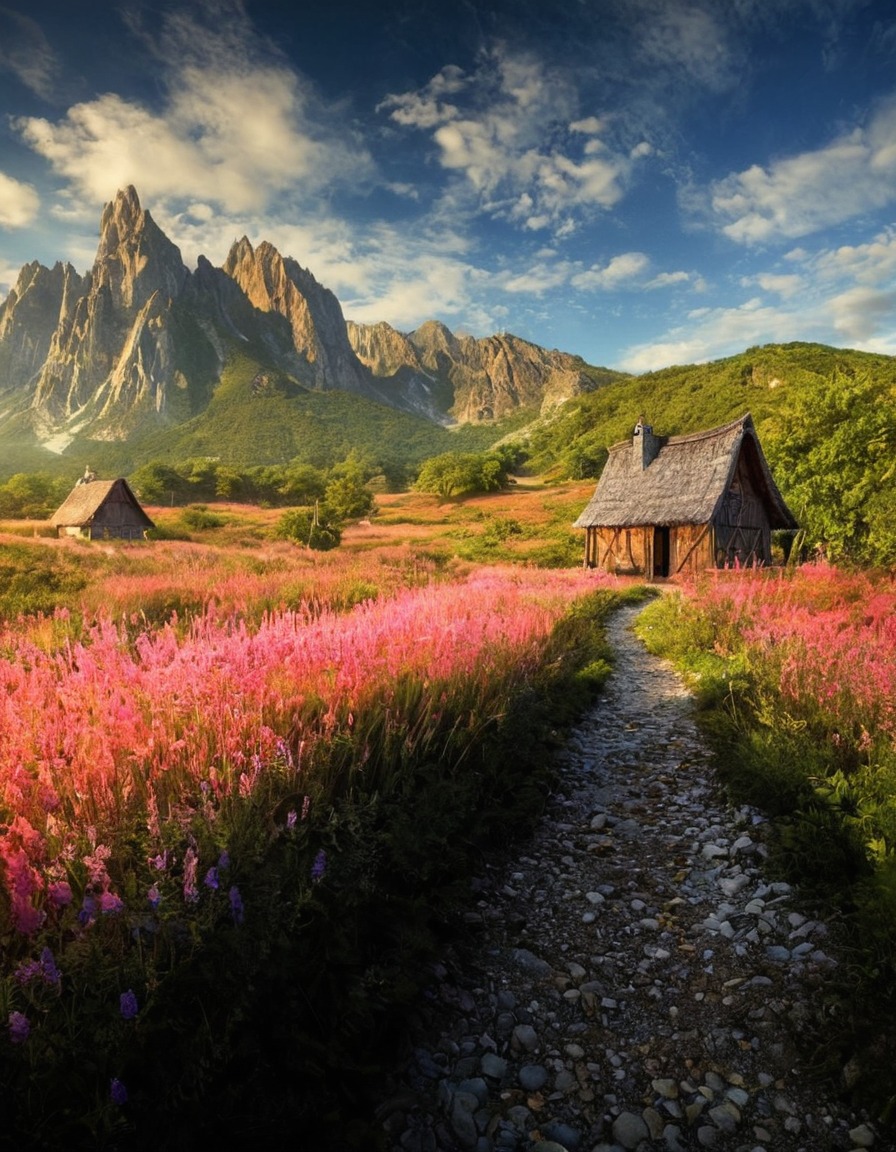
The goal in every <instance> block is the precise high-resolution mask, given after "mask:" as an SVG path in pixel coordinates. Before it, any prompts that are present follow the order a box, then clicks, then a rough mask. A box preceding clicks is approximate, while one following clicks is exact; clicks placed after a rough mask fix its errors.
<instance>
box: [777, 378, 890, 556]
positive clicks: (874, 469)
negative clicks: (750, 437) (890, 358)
mask: <svg viewBox="0 0 896 1152" xmlns="http://www.w3.org/2000/svg"><path fill="white" fill-rule="evenodd" d="M892 391H893V390H892V389H891V393H892ZM781 427H782V429H783V431H782V432H781V433H780V434H779V436H778V438H777V439H775V440H774V441H772V442H771V443H770V446H769V447H770V451H769V456H770V460H771V463H772V465H773V467H774V471H775V475H776V476H777V477H778V480H779V483H780V485H781V488H782V490H783V494H784V497H785V499H786V500H787V502H788V504H790V506H791V507H792V509H793V511H794V514H795V516H796V517H797V519H798V520H799V521H800V523H801V525H802V526H803V527H804V528H805V529H806V534H807V537H808V540H809V541H810V542H812V543H816V544H820V545H822V546H823V547H824V549H825V551H826V552H827V554H828V555H829V557H830V558H831V559H833V560H839V559H851V560H856V561H864V562H873V563H878V564H892V563H894V562H896V527H894V526H893V520H892V511H893V503H894V501H893V497H892V491H893V479H894V466H893V458H894V453H896V407H894V404H893V397H892V395H891V397H890V398H889V402H887V400H886V399H885V398H884V394H883V390H882V389H881V386H880V383H879V381H876V380H875V379H873V378H872V377H871V376H870V375H868V374H867V373H852V372H850V373H845V374H844V373H840V372H834V373H833V374H832V375H831V376H830V377H829V378H827V379H819V380H816V381H813V382H812V383H811V384H810V385H808V386H807V387H806V388H804V389H803V390H802V391H801V392H800V393H799V395H798V396H797V398H796V400H795V401H794V402H793V403H792V407H791V410H790V411H789V412H788V413H787V418H786V420H782V421H781Z"/></svg>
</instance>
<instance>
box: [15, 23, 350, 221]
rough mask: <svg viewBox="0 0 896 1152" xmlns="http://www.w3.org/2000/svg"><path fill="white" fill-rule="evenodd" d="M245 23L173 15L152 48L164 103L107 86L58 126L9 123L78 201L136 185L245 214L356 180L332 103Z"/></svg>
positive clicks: (151, 196) (36, 121) (98, 199)
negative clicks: (286, 195) (204, 22)
mask: <svg viewBox="0 0 896 1152" xmlns="http://www.w3.org/2000/svg"><path fill="white" fill-rule="evenodd" d="M245 23H246V22H245V21H243V22H242V24H240V25H239V26H238V27H237V28H236V29H234V28H233V27H225V26H222V27H221V28H220V29H219V30H216V29H213V28H200V27H199V26H198V25H196V24H195V23H193V22H192V20H191V19H190V18H188V17H187V16H185V15H184V14H183V13H180V14H176V15H174V16H171V17H170V18H169V20H168V23H167V24H166V25H165V28H164V30H163V33H162V34H161V35H160V36H159V37H158V40H157V41H156V42H155V43H154V48H155V51H156V54H157V55H158V57H159V61H160V81H161V84H162V86H163V88H164V91H165V97H164V101H163V103H162V106H161V107H160V108H153V107H150V106H148V105H147V104H145V103H138V102H136V101H133V100H127V99H124V98H123V97H121V96H119V95H116V94H114V93H107V94H104V95H101V96H98V97H96V98H95V99H92V100H89V101H85V102H82V103H80V104H76V105H74V106H73V107H71V108H70V109H69V110H68V112H67V113H66V115H65V116H64V117H63V118H62V119H60V120H58V121H55V122H54V121H50V120H48V119H41V118H37V117H24V118H20V119H18V120H16V121H15V122H14V124H15V127H16V128H17V129H18V131H19V133H20V134H21V137H22V139H23V140H24V141H25V143H26V144H28V145H29V146H30V147H31V148H32V149H33V150H34V151H35V152H37V153H38V154H39V155H41V156H43V157H44V159H46V160H47V161H48V162H49V164H50V165H51V167H52V168H53V170H54V172H55V173H57V174H58V175H60V176H63V177H65V178H66V180H67V181H68V182H69V185H70V191H71V194H72V195H73V196H74V197H75V198H81V199H87V200H88V201H89V202H91V203H93V204H102V203H104V202H105V201H107V200H109V199H111V197H112V196H113V195H114V193H115V192H116V191H117V190H118V189H119V188H121V187H124V186H125V185H127V184H134V185H135V187H136V188H137V189H138V191H139V192H140V194H141V196H142V197H143V198H145V199H146V200H156V201H157V200H159V199H161V198H170V199H172V200H178V201H183V199H184V198H196V199H200V200H203V201H209V200H211V201H213V202H214V204H215V205H217V206H218V208H219V209H223V210H224V211H230V212H245V211H251V210H257V209H259V208H262V207H264V205H265V204H266V203H267V202H269V201H270V200H271V199H272V198H273V197H274V196H276V195H277V194H278V193H282V192H285V191H287V190H290V191H292V190H293V189H303V190H304V191H306V192H308V191H314V190H319V189H320V188H321V187H324V186H327V185H329V184H330V183H331V182H332V181H334V180H346V179H348V178H349V177H351V179H352V180H353V181H355V182H357V181H359V180H363V179H364V178H365V177H366V176H367V175H368V173H369V171H370V168H371V162H370V158H369V155H368V153H367V152H366V150H365V149H364V148H363V147H360V146H359V145H358V142H357V141H356V140H354V139H353V138H351V137H350V135H349V134H348V132H347V131H344V130H343V131H340V130H339V128H338V124H339V117H338V115H337V112H338V110H335V109H331V108H326V107H324V106H323V105H322V104H321V102H319V101H318V100H317V99H316V97H315V95H314V93H313V92H312V91H311V90H310V88H308V87H307V86H306V85H304V84H303V83H302V82H301V80H300V78H299V77H298V76H297V74H296V73H295V72H294V71H293V70H292V69H291V68H290V67H289V66H288V65H286V64H285V63H284V62H283V61H281V60H280V59H279V58H278V57H276V55H272V54H271V53H270V52H265V51H263V50H262V48H261V47H260V46H259V45H258V44H257V43H255V42H253V41H252V39H251V36H250V35H249V32H250V29H248V28H247V27H245V26H244V25H245ZM240 27H242V28H243V33H244V34H245V35H244V37H243V38H242V39H241V38H240V36H239V35H238V34H237V33H239V28H240Z"/></svg>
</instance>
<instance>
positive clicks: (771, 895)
mask: <svg viewBox="0 0 896 1152" xmlns="http://www.w3.org/2000/svg"><path fill="white" fill-rule="evenodd" d="M638 611H639V609H638V608H625V609H623V610H621V611H620V612H619V613H617V614H616V615H615V616H614V617H613V619H612V620H611V621H610V624H609V636H610V640H611V642H612V644H613V646H614V648H615V650H616V653H617V659H616V665H615V670H614V673H613V675H612V676H611V678H610V680H609V682H608V684H607V687H606V690H605V692H604V694H603V695H602V697H601V698H600V700H599V701H598V703H597V705H596V706H595V707H594V708H593V710H592V711H591V712H590V713H589V714H588V715H587V716H586V717H585V718H584V719H583V720H582V722H581V723H580V724H579V725H578V726H577V728H576V729H575V731H574V732H573V733H572V735H571V737H570V739H569V741H568V743H567V744H566V746H565V747H564V749H563V750H562V752H561V753H560V754H559V756H560V765H559V772H560V781H559V783H558V786H557V789H556V790H555V793H554V796H553V797H552V800H551V802H550V805H549V809H548V811H547V813H546V814H545V816H544V817H543V818H542V819H541V821H540V823H539V825H538V828H537V829H536V831H535V834H534V836H533V837H532V839H531V840H530V841H527V842H526V843H525V844H524V845H523V846H522V847H521V848H520V849H519V850H518V852H517V854H516V855H515V857H514V858H513V859H512V860H511V861H509V862H508V863H506V864H502V865H492V866H490V867H487V868H485V869H484V872H483V875H482V876H481V877H480V878H479V880H478V881H477V883H476V885H475V887H474V891H473V892H472V893H471V897H470V908H469V911H468V912H467V916H466V919H467V923H468V927H469V932H468V933H466V939H465V940H464V941H462V942H461V943H460V944H459V946H458V948H457V949H456V950H453V951H452V952H451V954H450V955H447V956H446V957H445V960H444V963H443V964H441V965H439V967H438V969H437V970H436V972H435V974H434V979H433V984H432V988H431V994H430V997H429V1000H428V1002H427V1004H426V1005H425V1006H424V1008H423V1009H422V1010H421V1012H420V1014H419V1019H418V1020H417V1022H416V1025H415V1029H414V1038H413V1050H412V1051H411V1052H410V1053H409V1056H408V1059H407V1062H406V1064H405V1065H404V1066H403V1067H402V1068H401V1069H400V1071H399V1073H398V1074H397V1075H396V1076H395V1079H394V1083H393V1084H392V1085H391V1086H390V1090H389V1099H388V1100H386V1101H385V1102H384V1103H383V1105H382V1106H381V1108H380V1109H379V1113H378V1119H379V1121H380V1122H381V1123H382V1125H383V1130H384V1132H385V1133H386V1144H387V1147H389V1148H390V1149H394V1150H395V1152H459V1150H467V1149H474V1150H475V1152H523V1150H526V1152H564V1150H565V1152H610V1150H613V1152H618V1150H620V1149H621V1150H640V1152H645V1150H653V1149H664V1150H668V1152H679V1150H682V1149H701V1148H710V1149H717V1150H720V1152H725V1150H729V1149H731V1150H734V1149H738V1150H743V1152H760V1150H763V1149H764V1150H766V1152H780V1150H782V1149H783V1150H791V1149H792V1150H794V1152H798V1150H805V1152H816V1150H828V1149H838V1150H849V1149H860V1148H869V1147H874V1148H875V1149H876V1152H883V1149H885V1148H890V1147H892V1145H891V1144H890V1143H889V1141H887V1140H885V1139H884V1138H883V1137H882V1136H881V1135H880V1134H878V1133H877V1132H876V1131H875V1128H874V1125H873V1124H871V1123H870V1122H869V1120H868V1119H867V1117H865V1116H861V1115H856V1114H852V1113H849V1112H848V1111H847V1110H846V1109H845V1107H842V1106H841V1104H840V1103H839V1102H838V1100H837V1099H836V1093H835V1092H833V1091H832V1092H830V1093H826V1092H825V1090H824V1088H823V1087H821V1086H819V1084H818V1083H817V1082H816V1081H815V1080H814V1079H813V1078H812V1077H811V1076H810V1074H809V1073H808V1071H807V1070H806V1069H805V1067H804V1066H802V1065H801V1062H800V1061H801V1058H800V1056H799V1053H798V1050H797V1047H796V1045H795V1043H794V1037H795V1036H796V1035H797V1034H798V1033H799V1031H800V1029H801V1028H803V1027H805V1026H806V1025H807V1023H808V1022H809V1021H811V1020H814V1018H815V1008H816V1006H817V1004H818V1002H819V995H818V994H819V989H820V988H822V987H823V985H824V983H825V981H826V980H828V979H830V977H831V975H832V973H834V972H835V971H836V967H837V959H836V955H835V954H833V952H834V949H833V945H832V942H831V938H830V934H829V932H828V928H827V926H826V925H825V923H824V922H823V921H822V920H820V919H818V918H817V916H815V915H813V914H811V913H810V912H808V911H806V909H805V908H801V904H800V895H799V893H798V892H797V891H795V890H793V889H791V888H790V887H789V886H788V885H787V884H784V883H780V882H771V881H769V880H768V879H766V876H765V874H764V873H765V871H767V869H766V860H767V851H766V848H765V845H764V832H765V824H764V820H763V818H762V817H761V816H760V815H759V814H758V813H757V812H755V811H753V810H752V809H748V808H741V809H737V810H733V809H732V808H731V807H730V806H728V805H727V804H726V802H725V799H724V797H723V795H722V793H721V790H720V788H719V787H718V785H717V784H716V782H715V780H714V777H713V773H712V770H711V767H710V757H709V752H708V749H707V748H706V746H705V744H704V742H703V740H702V738H701V736H700V734H699V733H698V731H697V729H696V727H695V723H694V718H693V701H692V698H691V696H690V694H689V692H688V691H687V689H686V688H685V687H684V685H683V683H682V681H681V679H680V678H679V677H678V675H677V674H676V673H675V672H674V670H673V669H672V668H671V667H670V666H669V665H668V664H666V663H665V662H663V661H661V660H658V659H657V658H656V657H653V656H651V655H650V654H649V653H648V652H647V651H646V649H645V648H644V647H643V645H642V644H641V643H640V641H639V640H638V639H637V638H636V637H635V636H634V634H633V633H632V631H631V623H632V620H633V618H634V616H635V615H636V614H637V612H638Z"/></svg>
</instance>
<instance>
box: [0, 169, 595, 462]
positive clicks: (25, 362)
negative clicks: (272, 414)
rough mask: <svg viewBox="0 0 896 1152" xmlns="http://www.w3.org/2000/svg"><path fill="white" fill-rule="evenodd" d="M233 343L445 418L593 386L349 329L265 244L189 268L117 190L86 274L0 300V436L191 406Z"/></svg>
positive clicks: (551, 368) (342, 386) (311, 383)
mask: <svg viewBox="0 0 896 1152" xmlns="http://www.w3.org/2000/svg"><path fill="white" fill-rule="evenodd" d="M237 351H242V352H244V353H246V355H248V356H249V357H250V358H251V359H254V360H255V361H256V362H257V363H258V364H259V366H260V367H261V368H263V369H264V370H265V371H267V370H269V369H273V370H275V371H277V372H279V373H282V374H283V375H285V376H286V377H287V378H289V379H292V380H294V381H295V382H296V383H297V384H299V385H301V386H302V387H304V388H310V389H315V390H324V391H325V390H334V389H339V390H342V391H347V392H351V393H354V394H357V395H360V396H365V397H367V398H368V399H372V400H376V401H378V402H380V403H384V404H389V405H392V406H393V407H397V408H400V409H403V410H405V411H409V412H413V413H415V414H417V415H421V416H424V417H426V418H427V419H430V420H433V421H437V422H439V423H467V422H477V423H482V422H489V421H492V420H497V419H500V418H502V417H504V416H507V415H509V414H511V413H513V412H514V411H516V410H518V409H520V408H526V409H532V410H543V409H544V408H545V407H550V406H552V405H554V404H557V403H559V402H561V401H562V400H564V399H566V398H567V397H569V396H572V395H575V394H576V393H578V392H581V391H584V390H589V389H591V388H593V387H595V378H594V373H593V371H592V372H591V374H590V375H589V374H588V373H586V372H585V368H586V366H585V365H584V364H583V363H582V362H581V361H580V360H577V359H576V358H575V357H572V356H568V355H565V354H563V353H560V352H547V351H545V350H544V349H541V348H538V347H537V346H535V345H533V344H529V343H527V342H526V341H524V340H520V339H518V338H516V337H514V336H503V335H502V336H493V337H489V338H488V339H484V340H476V339H474V338H473V337H470V336H455V335H453V334H452V333H451V332H450V331H449V330H448V329H447V328H446V327H445V326H444V325H443V324H439V323H436V322H428V323H426V324H424V325H422V326H421V327H420V328H418V329H417V330H416V331H415V332H411V333H410V334H409V335H403V334H402V333H399V332H396V331H395V330H394V329H393V328H390V327H389V325H387V324H377V325H373V326H366V325H359V324H352V323H348V324H347V323H346V321H345V318H344V316H343V313H342V308H341V306H340V304H339V301H338V300H337V299H336V297H335V296H334V295H333V293H332V292H330V291H329V290H328V289H326V288H324V287H323V286H322V285H321V284H319V283H318V282H317V281H316V280H315V278H314V276H313V275H312V274H311V273H310V272H309V271H307V270H306V269H304V268H302V267H301V266H300V265H299V264H298V263H297V262H296V261H295V260H292V259H290V258H288V257H284V256H281V254H280V253H279V252H278V251H277V250H276V249H275V248H274V247H273V246H272V245H271V244H269V243H267V242H263V243H261V244H259V245H258V246H257V247H253V245H252V244H251V243H250V241H249V240H248V239H247V238H246V237H243V238H242V239H241V240H239V241H237V242H236V243H235V244H234V245H233V247H232V248H231V250H230V253H229V255H228V257H227V259H226V261H225V263H224V266H223V267H222V268H215V267H213V265H212V264H211V263H210V262H209V261H208V260H206V259H205V257H200V258H199V261H198V266H197V268H196V270H195V271H193V272H191V271H190V270H189V269H188V268H187V267H186V266H185V264H184V262H183V260H182V258H181V254H180V250H179V249H178V248H177V246H176V245H175V244H173V243H172V242H171V241H170V240H169V239H168V237H167V236H166V235H165V234H164V232H163V231H162V230H161V229H160V228H159V226H158V225H157V224H156V223H155V221H154V220H153V219H152V216H151V215H150V213H149V212H148V211H146V210H145V209H144V208H143V207H141V204H140V201H139V199H138V196H137V193H136V191H135V190H134V189H133V188H132V187H129V188H126V189H124V190H123V191H121V192H119V193H118V195H117V196H116V197H115V199H114V201H112V203H110V204H107V205H106V208H105V210H104V211H103V215H102V220H101V223H100V237H99V245H98V248H97V254H96V259H95V261H94V264H93V268H92V269H91V271H90V272H89V273H88V274H87V275H86V276H80V275H79V274H78V273H77V272H76V271H75V270H74V269H73V268H72V267H71V265H69V264H56V265H55V266H54V267H53V268H52V269H48V268H45V267H43V266H42V265H41V264H39V263H37V262H34V263H31V264H27V265H26V266H25V267H24V268H23V269H22V271H21V273H20V274H19V277H18V280H17V282H16V285H15V287H14V288H13V289H12V291H11V292H10V294H9V296H8V298H7V299H6V301H5V302H3V303H2V304H0V401H2V403H0V437H2V436H3V434H4V431H6V432H7V434H9V430H10V429H11V428H12V427H13V425H14V426H15V428H16V434H19V433H20V432H21V431H22V430H23V429H26V430H27V429H29V428H30V429H31V431H32V433H33V435H34V437H35V440H36V442H38V443H41V444H43V445H44V446H45V447H49V448H51V449H53V450H56V451H62V450H64V449H65V448H66V446H67V445H68V444H70V443H71V442H72V440H73V439H75V438H76V437H86V438H89V439H93V440H97V439H100V440H127V439H129V438H130V437H132V436H134V435H136V434H138V433H140V432H142V431H146V430H151V429H154V428H158V427H166V426H169V427H170V426H175V425H177V424H179V423H181V422H183V421H184V420H186V419H188V418H191V417H194V416H197V415H200V414H201V413H202V411H203V409H204V407H205V406H206V405H207V404H208V402H209V400H210V399H211V396H212V394H213V392H214V389H215V387H216V385H217V384H218V382H219V381H220V379H221V374H222V370H223V368H224V366H225V365H226V364H227V363H228V361H229V360H230V359H231V358H232V357H233V356H234V353H235V352H237Z"/></svg>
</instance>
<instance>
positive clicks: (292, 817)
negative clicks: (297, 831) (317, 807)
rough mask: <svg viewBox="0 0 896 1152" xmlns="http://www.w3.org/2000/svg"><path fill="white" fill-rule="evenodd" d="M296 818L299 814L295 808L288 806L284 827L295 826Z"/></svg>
mask: <svg viewBox="0 0 896 1152" xmlns="http://www.w3.org/2000/svg"><path fill="white" fill-rule="evenodd" d="M298 818H299V814H298V812H296V810H295V808H290V810H289V811H288V812H287V813H286V827H287V828H295V826H296V820H298Z"/></svg>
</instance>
